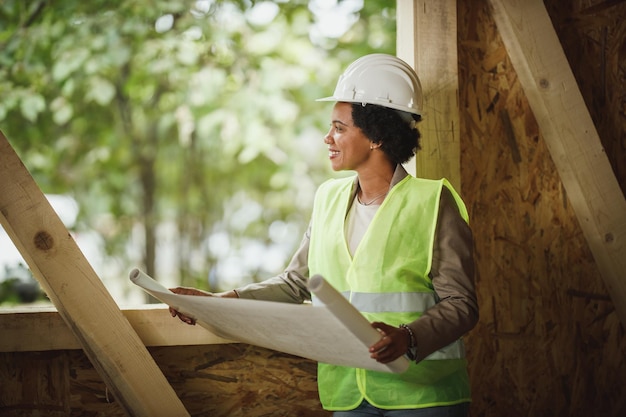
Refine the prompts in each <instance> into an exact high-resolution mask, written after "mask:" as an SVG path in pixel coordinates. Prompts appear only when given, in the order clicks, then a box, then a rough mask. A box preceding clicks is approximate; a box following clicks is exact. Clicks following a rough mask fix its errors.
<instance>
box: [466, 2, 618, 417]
mask: <svg viewBox="0 0 626 417" xmlns="http://www.w3.org/2000/svg"><path fill="white" fill-rule="evenodd" d="M571 1H572V0H570V2H571ZM548 3H553V4H554V6H553V7H552V5H548V10H549V11H550V12H551V13H556V14H558V15H557V16H551V17H552V19H553V20H554V21H556V22H559V23H558V24H557V25H558V32H559V35H560V36H563V38H562V39H561V42H562V43H563V46H564V49H565V52H566V54H567V55H568V57H569V56H573V57H574V58H576V59H573V60H572V61H571V62H572V64H573V66H574V67H576V66H578V67H579V68H575V69H574V72H575V73H576V76H577V78H578V80H579V82H580V83H581V90H582V91H583V92H584V93H585V99H586V102H587V105H588V107H589V109H590V112H591V113H592V117H593V118H594V120H595V121H596V122H597V123H599V133H600V136H603V141H604V146H605V147H606V148H607V150H609V149H611V151H609V152H610V153H612V154H610V155H609V157H610V159H611V162H612V164H613V165H614V166H617V167H618V170H617V171H618V172H620V173H623V172H624V170H625V169H626V163H625V162H624V155H625V154H626V153H625V149H624V148H625V146H624V145H625V141H624V132H625V131H626V130H625V129H624V108H625V104H624V103H626V101H624V97H625V95H624V88H625V87H624V59H625V58H626V57H625V55H626V51H625V47H624V44H625V41H626V33H625V32H626V9H625V7H624V3H622V4H621V5H618V6H613V7H606V8H605V9H602V10H600V9H597V10H596V11H593V10H591V12H588V13H586V14H584V13H580V10H581V8H585V7H586V6H589V5H582V4H580V3H579V2H573V3H572V4H569V5H568V3H569V2H568V1H562V0H549V1H548ZM609 3H619V2H606V4H609ZM557 5H558V7H557ZM565 5H567V7H565ZM458 24H459V34H458V42H459V81H460V89H459V98H460V111H461V118H460V122H461V126H460V129H461V147H462V151H461V155H462V156H461V170H462V172H461V174H462V175H461V177H462V179H463V184H462V194H463V196H464V199H465V200H466V203H467V204H468V207H469V210H470V218H471V224H472V228H473V230H474V234H475V245H476V261H477V266H478V271H477V272H478V276H477V282H476V285H477V292H478V297H479V303H480V313H481V319H480V322H479V324H478V325H477V327H476V328H475V329H474V330H473V331H472V332H471V333H470V335H469V336H468V337H467V340H466V344H467V347H468V357H469V360H470V375H471V379H472V387H473V398H474V403H473V404H472V407H471V415H472V416H473V417H475V416H503V415H506V416H510V417H511V416H512V417H515V416H533V417H538V416H551V417H552V416H571V417H576V416H581V417H582V416H585V417H587V416H596V417H598V416H615V417H617V416H624V415H626V359H625V358H626V337H625V335H624V327H623V326H622V325H621V324H620V323H619V320H618V318H617V315H616V314H615V312H614V307H613V303H612V301H611V299H610V298H609V294H608V291H607V288H606V287H605V286H604V283H603V281H602V278H601V276H600V274H599V272H598V269H597V268H596V266H595V263H594V260H593V257H592V254H591V252H590V250H589V248H588V246H587V244H586V242H585V238H584V236H583V235H582V231H581V229H580V227H579V224H578V221H577V219H576V217H575V214H574V212H573V210H572V208H571V207H570V205H569V203H568V199H567V194H566V192H565V190H564V189H563V187H562V184H561V181H560V179H559V176H558V173H557V171H556V168H555V166H554V164H553V162H552V159H551V157H550V154H549V151H548V149H547V148H546V145H545V143H544V141H543V138H542V136H541V132H540V131H539V128H538V126H537V123H536V121H535V118H534V116H533V114H532V111H531V109H530V108H529V105H528V102H527V101H526V98H525V96H524V93H523V91H522V88H521V85H520V83H519V81H518V79H517V76H516V73H515V71H514V69H513V67H512V65H511V62H510V60H509V58H508V56H507V53H506V50H505V48H504V45H503V43H502V40H501V38H500V36H499V33H498V31H497V28H496V25H495V23H494V21H493V19H492V17H491V12H490V7H489V5H488V2H487V0H473V1H459V2H458ZM598 36H600V38H598ZM600 49H601V50H602V51H600ZM571 51H574V52H573V53H572V52H571ZM609 55H611V56H609ZM614 55H616V56H614ZM599 56H603V57H604V58H603V59H604V60H605V63H604V64H601V63H600V62H599V61H598V57H599ZM590 67H593V68H590ZM600 67H602V68H603V71H605V72H606V74H605V75H604V76H603V77H600V78H601V81H600V79H599V77H598V74H597V72H598V70H599V68H600ZM599 82H603V83H605V84H606V86H605V88H604V90H603V91H604V93H603V94H604V98H598V96H597V95H596V93H595V91H596V90H595V87H594V85H595V84H597V83H599ZM620 100H621V102H620ZM620 103H621V106H620V105H619V104H620ZM620 175H623V174H620ZM619 181H620V183H621V185H622V187H623V188H624V185H625V184H626V178H624V177H623V176H622V177H621V178H619ZM624 302H626V300H624Z"/></svg>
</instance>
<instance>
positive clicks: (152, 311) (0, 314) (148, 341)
mask: <svg viewBox="0 0 626 417" xmlns="http://www.w3.org/2000/svg"><path fill="white" fill-rule="evenodd" d="M122 314H124V317H126V319H127V320H128V322H129V323H130V325H131V327H132V328H133V329H134V330H135V332H136V333H137V335H139V338H140V339H141V341H142V343H143V344H144V345H145V346H151V347H152V346H185V345H212V344H223V343H232V341H229V340H226V339H222V338H221V337H219V336H216V335H214V334H213V333H211V332H209V331H208V330H206V329H204V328H203V327H200V326H188V325H186V324H184V323H183V322H181V321H180V320H178V319H172V317H171V316H170V315H169V312H168V311H167V306H165V305H164V304H147V305H144V306H140V307H136V308H125V309H122ZM0 334H2V338H0V352H40V351H48V350H68V349H81V348H82V346H81V344H80V342H79V341H78V339H77V338H76V336H74V333H72V331H71V330H70V328H69V327H68V326H67V324H65V321H63V319H62V318H61V316H60V315H59V312H58V311H57V309H56V308H54V307H20V308H0Z"/></svg>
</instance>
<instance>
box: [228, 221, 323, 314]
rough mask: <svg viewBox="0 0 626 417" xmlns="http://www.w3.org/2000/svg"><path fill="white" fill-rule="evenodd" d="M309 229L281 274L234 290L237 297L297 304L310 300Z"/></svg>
mask: <svg viewBox="0 0 626 417" xmlns="http://www.w3.org/2000/svg"><path fill="white" fill-rule="evenodd" d="M310 228H311V226H310V225H309V228H308V229H307V231H306V233H305V234H304V236H303V237H302V241H301V242H300V246H299V247H298V250H297V251H296V253H295V254H294V255H293V257H292V258H291V262H289V265H288V266H287V268H286V269H285V270H284V271H283V273H282V274H280V275H277V276H275V277H272V278H268V279H266V280H265V281H263V282H259V283H254V284H249V285H246V286H244V287H241V288H237V289H235V291H236V292H237V294H238V295H239V297H240V298H248V299H255V300H268V301H279V302H283V303H298V304H300V303H303V302H304V301H307V300H311V293H310V292H309V289H308V287H307V283H308V277H309V266H308V260H309V241H310V236H311V233H310V232H311V229H310Z"/></svg>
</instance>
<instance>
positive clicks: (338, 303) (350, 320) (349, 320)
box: [309, 275, 409, 373]
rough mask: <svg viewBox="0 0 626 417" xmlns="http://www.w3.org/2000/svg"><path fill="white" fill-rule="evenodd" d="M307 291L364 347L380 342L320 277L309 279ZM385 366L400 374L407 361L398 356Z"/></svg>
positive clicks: (347, 304)
mask: <svg viewBox="0 0 626 417" xmlns="http://www.w3.org/2000/svg"><path fill="white" fill-rule="evenodd" d="M309 290H311V292H312V293H313V294H315V295H316V296H317V297H318V298H319V299H320V301H321V302H322V303H324V306H325V307H326V308H327V309H328V310H330V312H331V313H332V314H333V315H334V316H335V317H337V319H338V320H339V321H341V322H342V323H343V325H344V326H345V327H346V328H348V329H349V330H350V332H351V333H352V334H354V336H355V337H356V338H357V339H359V340H360V341H361V342H362V343H363V345H364V346H365V347H367V348H369V347H370V346H371V345H373V344H374V343H376V342H377V341H378V340H380V338H381V335H380V332H379V331H378V330H376V329H375V328H373V327H372V325H371V324H370V323H369V322H368V321H367V319H365V317H363V315H362V314H361V312H360V311H359V310H357V309H356V307H354V306H353V305H352V304H350V302H349V301H348V300H346V298H345V297H344V296H343V295H341V293H340V292H339V291H337V290H336V289H335V288H333V286H332V285H330V284H329V283H328V282H327V281H326V280H325V279H324V278H323V277H322V276H321V275H314V276H313V277H311V278H310V279H309ZM387 366H389V368H391V370H392V371H393V372H396V373H400V372H404V371H406V370H407V368H408V367H409V361H408V359H407V358H406V357H404V356H400V357H399V358H398V359H396V360H394V361H393V362H390V363H388V364H387Z"/></svg>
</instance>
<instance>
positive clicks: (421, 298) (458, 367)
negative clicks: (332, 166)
mask: <svg viewBox="0 0 626 417" xmlns="http://www.w3.org/2000/svg"><path fill="white" fill-rule="evenodd" d="M353 182H354V179H353V178H343V179H333V180H329V181H327V182H325V183H324V184H322V185H321V186H320V188H319V189H318V192H317V194H316V197H315V203H314V206H313V216H312V224H311V241H310V247H309V271H310V276H313V275H315V274H320V275H322V276H323V277H324V278H325V279H326V280H327V281H328V282H329V283H330V284H331V285H332V286H333V287H334V288H335V289H336V290H338V291H339V292H341V293H342V294H344V296H345V297H346V298H348V300H350V302H351V303H352V304H353V305H354V306H355V307H356V308H357V309H358V310H359V311H361V313H362V314H363V315H364V316H365V317H366V318H367V319H368V320H369V321H370V322H373V321H382V322H385V323H387V324H390V325H393V326H398V325H399V324H401V323H410V322H412V321H414V320H416V319H417V318H419V317H420V316H421V314H422V313H423V312H424V311H426V310H427V309H428V308H429V307H432V306H433V305H435V304H436V303H437V302H438V298H437V294H436V293H435V291H434V289H433V286H432V282H431V280H430V278H429V277H428V274H429V272H430V269H431V264H432V253H433V245H434V239H435V230H436V226H437V216H438V212H439V201H440V196H441V191H442V188H443V187H444V186H445V187H447V188H448V189H450V191H451V193H452V195H453V196H454V198H455V199H456V201H457V204H458V207H459V211H460V213H461V215H462V216H463V218H464V219H465V220H466V221H467V220H468V215H467V210H466V208H465V205H464V204H463V202H462V201H461V198H460V197H459V196H458V194H457V193H456V192H455V191H454V189H453V188H452V186H451V185H450V183H449V182H448V181H447V180H445V179H442V180H438V181H435V180H426V179H419V178H414V177H412V176H407V177H405V178H404V179H403V180H402V181H400V182H399V183H398V184H396V185H395V186H394V187H392V189H391V190H390V192H389V194H388V195H387V198H385V200H384V201H383V203H382V205H381V206H380V208H379V209H378V211H377V212H376V214H375V216H374V218H373V219H372V222H371V224H370V226H369V227H368V230H367V231H366V233H365V235H364V236H363V239H362V241H361V243H360V244H359V246H358V248H357V250H356V252H355V253H354V256H351V255H350V252H349V250H348V244H347V241H346V238H345V233H344V230H345V227H344V225H345V218H346V213H347V210H348V206H349V204H350V201H349V200H350V198H351V196H352V192H351V190H352V184H353ZM391 232H393V233H391ZM313 302H314V303H315V302H316V300H315V298H314V300H313ZM418 343H419V340H418ZM318 386H319V395H320V399H321V402H322V405H323V406H324V408H325V409H327V410H351V409H354V408H356V407H357V406H358V405H359V404H360V403H361V401H362V400H363V399H366V400H367V401H368V402H369V403H370V404H372V405H374V406H376V407H378V408H382V409H405V408H423V407H432V406H440V405H451V404H458V403H462V402H467V401H470V386H469V378H468V374H467V362H466V359H465V349H464V347H463V342H462V341H461V340H460V339H459V340H458V341H456V342H454V343H452V344H451V345H449V346H447V347H445V348H443V349H441V350H439V351H437V352H435V353H433V354H432V355H430V356H428V357H427V358H425V359H424V360H422V361H420V362H419V363H417V364H416V363H415V362H411V365H410V366H409V369H408V370H407V371H406V372H404V373H402V374H394V373H386V372H376V371H370V370H365V369H356V368H349V367H344V366H335V365H329V364H324V363H320V364H319V365H318Z"/></svg>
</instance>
